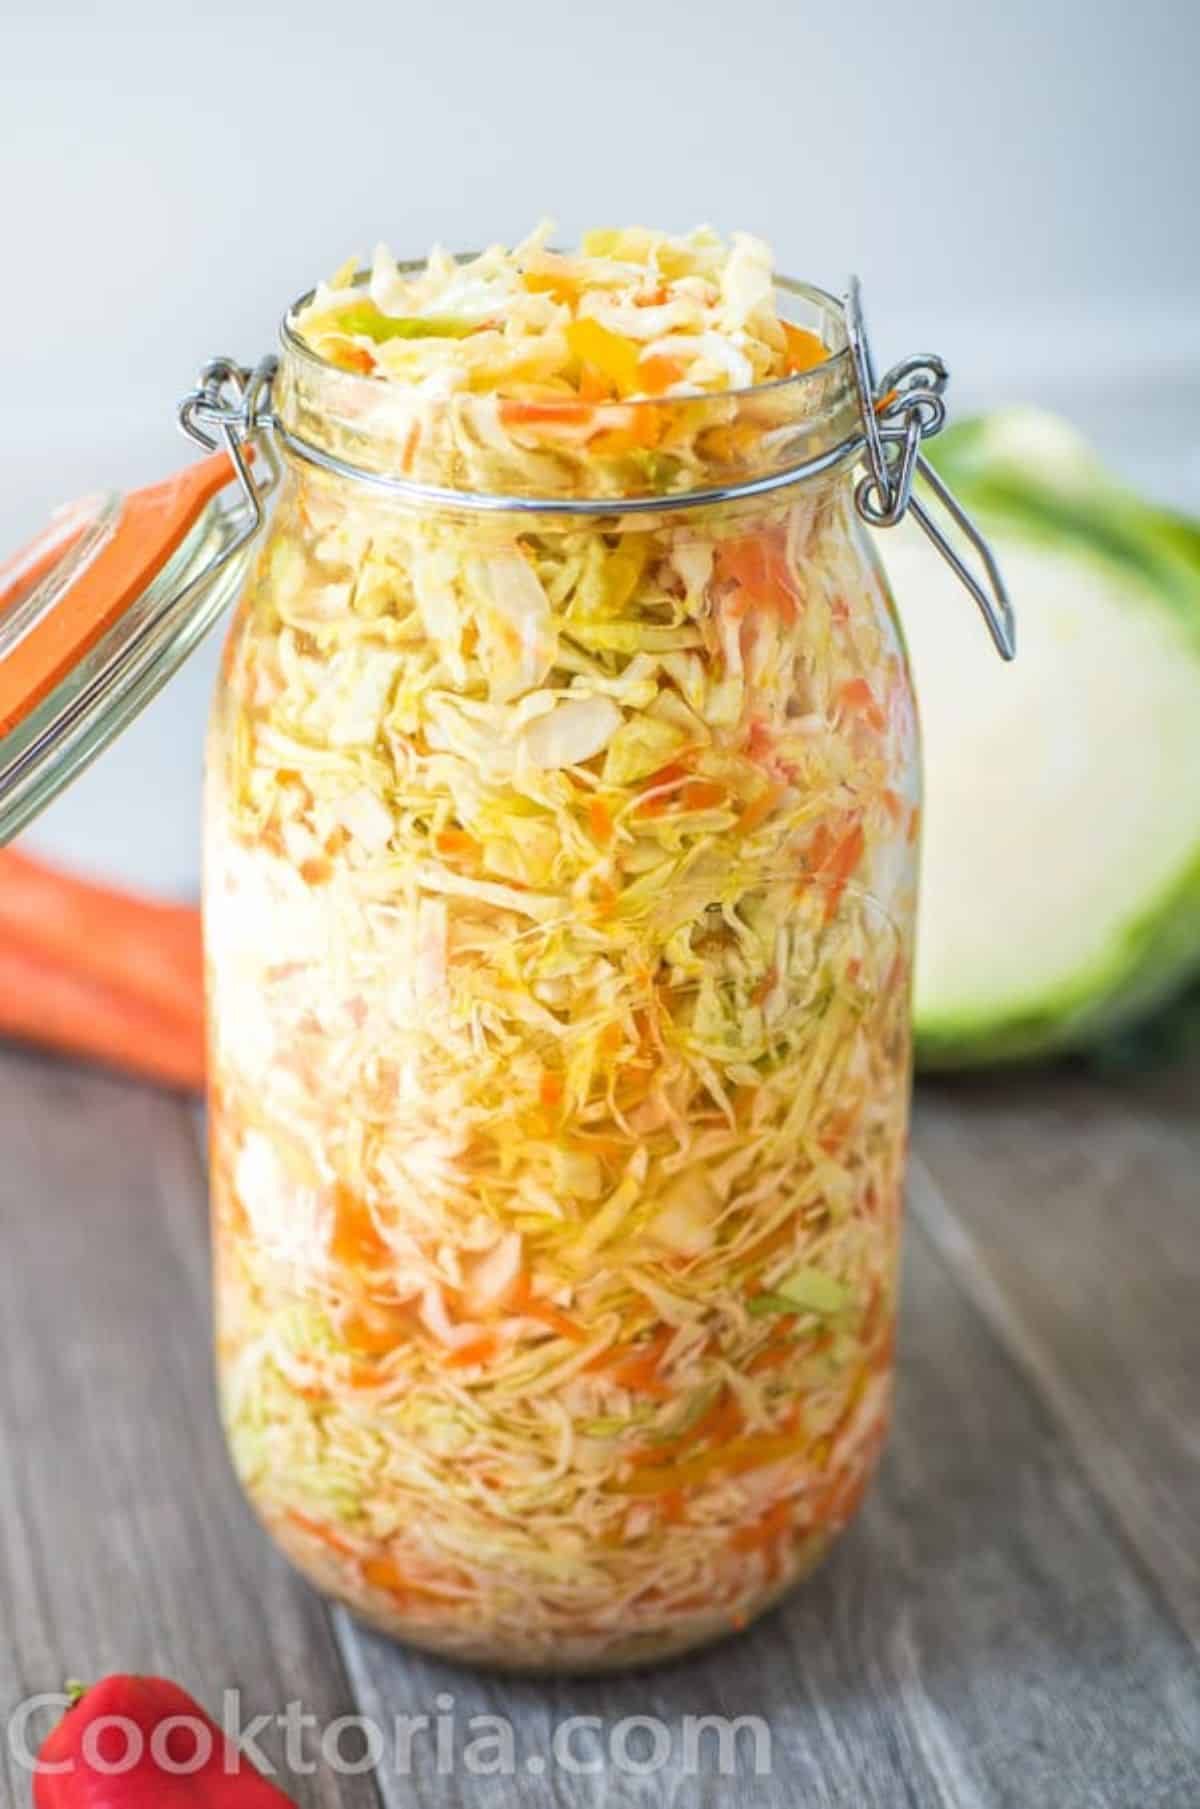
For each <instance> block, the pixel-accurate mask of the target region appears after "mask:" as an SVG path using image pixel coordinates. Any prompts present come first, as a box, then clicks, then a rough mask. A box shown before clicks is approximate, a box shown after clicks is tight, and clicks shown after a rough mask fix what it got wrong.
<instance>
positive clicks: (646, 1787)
mask: <svg viewBox="0 0 1200 1809" xmlns="http://www.w3.org/2000/svg"><path fill="white" fill-rule="evenodd" d="M0 1224H2V1233H3V1244H2V1246H0V1436H2V1439H3V1447H2V1461H0V1707H2V1709H3V1712H4V1714H5V1716H6V1718H7V1717H8V1716H9V1715H10V1714H11V1711H12V1710H13V1709H14V1708H15V1707H16V1706H17V1705H18V1704H19V1703H20V1702H22V1701H24V1700H25V1699H27V1698H29V1697H30V1696H31V1695H33V1694H35V1693H37V1692H40V1691H53V1690H55V1689H57V1688H58V1687H59V1685H60V1683H61V1681H62V1679H63V1678H65V1677H76V1676H78V1677H94V1676H98V1675H100V1674H102V1673H103V1672H105V1671H107V1670H110V1669H123V1670H161V1671H165V1672H167V1673H169V1674H171V1675H173V1676H175V1677H177V1678H179V1679H180V1680H181V1681H182V1682H184V1683H185V1684H186V1685H187V1686H188V1687H189V1688H190V1689H192V1690H193V1691H194V1692H196V1693H197V1694H198V1695H199V1696H200V1697H201V1698H203V1699H204V1700H205V1701H206V1702H207V1703H208V1704H209V1706H210V1707H212V1708H214V1709H219V1707H220V1705H221V1702H222V1693H223V1692H224V1691H225V1690H227V1689H236V1690H239V1691H240V1692H241V1707H242V1710H243V1714H244V1715H245V1716H248V1715H249V1714H251V1713H262V1714H266V1713H270V1714H272V1715H277V1714H279V1713H280V1712H281V1711H282V1710H283V1709H284V1707H285V1705H286V1704H287V1703H288V1702H291V1701H297V1700H298V1701H300V1702H301V1703H302V1704H303V1707H304V1710H305V1711H306V1712H307V1713H309V1714H311V1715H312V1716H314V1717H315V1718H316V1720H315V1728H314V1729H312V1730H311V1731H310V1732H309V1734H308V1748H307V1750H315V1742H316V1741H317V1740H318V1737H319V1734H318V1731H317V1730H325V1729H327V1728H328V1727H329V1725H330V1724H331V1723H332V1722H334V1721H335V1720H336V1719H337V1717H339V1716H342V1715H358V1714H369V1715H372V1716H374V1717H376V1718H378V1719H379V1721H380V1723H381V1725H382V1726H383V1727H385V1728H388V1729H390V1728H391V1725H392V1722H393V1718H394V1717H395V1716H396V1715H397V1714H402V1715H422V1714H423V1715H428V1716H429V1717H430V1718H431V1721H436V1718H437V1717H438V1716H439V1715H440V1716H441V1718H442V1727H443V1746H442V1755H441V1757H440V1759H439V1753H438V1747H437V1741H436V1740H435V1738H434V1737H433V1734H432V1731H431V1732H430V1733H429V1734H428V1735H425V1734H423V1733H421V1732H419V1731H418V1732H415V1733H414V1734H413V1736H412V1738H411V1742H410V1745H409V1754H408V1757H407V1759H405V1756H404V1752H403V1745H402V1747H401V1749H400V1752H399V1762H397V1758H396V1754H395V1753H393V1754H392V1757H391V1758H390V1760H389V1761H387V1762H386V1763H385V1767H384V1769H383V1771H382V1773H380V1774H379V1775H369V1774H366V1773H362V1774H360V1775H356V1776H355V1775H338V1774H337V1773H335V1772H333V1771H331V1770H329V1769H328V1768H325V1769H323V1770H322V1771H320V1772H318V1773H315V1774H314V1775H311V1776H301V1777H298V1778H296V1779H294V1780H293V1781H292V1783H291V1784H290V1786H289V1787H290V1788H291V1789H292V1791H293V1794H294V1795H295V1797H296V1800H297V1802H298V1803H300V1804H301V1805H304V1806H305V1809H310V1806H314V1805H318V1804H320V1805H322V1806H323V1809H334V1806H335V1805H336V1806H338V1809H352V1806H353V1809H358V1806H360V1805H386V1806H387V1809H392V1806H393V1805H401V1804H412V1805H426V1804H433V1803H438V1804H443V1805H457V1804H462V1805H464V1806H467V1805H469V1806H470V1809H476V1806H478V1809H499V1806H500V1805H505V1806H506V1809H508V1806H510V1805H514V1804H515V1803H516V1802H517V1801H518V1800H519V1801H520V1802H521V1803H522V1804H528V1805H530V1809H549V1806H550V1805H562V1806H564V1809H585V1806H589V1805H601V1804H604V1805H626V1804H628V1805H651V1804H663V1805H671V1806H672V1809H691V1806H692V1805H700V1804H717V1803H721V1804H726V1803H738V1804H760V1803H761V1804H764V1805H776V1804H778V1805H797V1806H798V1809H810V1806H811V1809H824V1806H827V1805H839V1806H840V1805H846V1806H847V1809H875V1806H876V1805H878V1806H879V1809H951V1806H953V1809H1000V1806H1001V1805H1004V1806H1005V1809H1007V1806H1010V1805H1011V1809H1077V1806H1078V1809H1082V1806H1084V1805H1087V1809H1109V1806H1110V1805H1111V1809H1155V1806H1157V1805H1162V1806H1163V1809H1193V1806H1194V1805H1196V1804H1198V1803H1200V1674H1198V1670H1197V1645H1198V1643H1200V1073H1197V1072H1196V1071H1194V1070H1193V1071H1187V1070H1185V1071H1178V1070H1177V1071H1175V1072H1174V1073H1171V1074H1167V1075H1165V1076H1162V1077H1160V1078H1158V1079H1157V1080H1153V1081H1150V1080H1140V1081H1120V1082H1118V1081H1115V1080H1103V1081H1101V1080H1096V1079H1089V1078H1083V1077H1080V1076H1078V1075H1072V1074H1069V1073H1054V1074H1042V1075H1036V1076H1023V1077H1017V1078H1010V1079H1008V1080H1006V1081H1004V1082H1003V1083H999V1082H982V1081H980V1082H972V1083H969V1084H968V1083H963V1082H958V1083H955V1084H953V1085H950V1084H945V1085H939V1086H924V1087H922V1088H921V1090H920V1092H919V1095H918V1100H917V1111H916V1130H915V1137H914V1160H913V1164H912V1171H911V1187H910V1214H909V1231H908V1243H907V1273H906V1295H905V1305H904V1318H903V1326H902V1336H901V1352H900V1356H901V1366H900V1390H899V1403H898V1413H897V1419H896V1425H895V1430H894V1433H893V1437H892V1441H891V1445H890V1448H889V1452H888V1455H887V1457H886V1459H885V1462H884V1466H883V1472H882V1478H881V1481H880V1483H879V1484H878V1486H877V1487H876V1489H875V1490H874V1492H873V1494H872V1495H871V1497H870V1498H869V1501H868V1504H867V1506H866V1507H865V1509H864V1510H863V1512H862V1514H861V1516H860V1519H859V1521H858V1523H857V1525H856V1526H855V1528H854V1529H853V1530H852V1531H851V1532H850V1533H849V1534H848V1535H847V1537H846V1538H845V1539H844V1541H843V1542H842V1544H841V1546H840V1547H839V1549H838V1551H837V1552H836V1554H835V1555H834V1557H833V1558H832V1559H831V1560H830V1562H829V1563H828V1564H827V1566H826V1567H825V1569H824V1570H823V1571H821V1572H820V1573H819V1574H818V1575H817V1577H816V1578H814V1579H813V1581H812V1582H811V1583H810V1584H809V1585H808V1586H807V1588H806V1589H805V1590H803V1591H802V1592H801V1593H800V1594H798V1595H797V1596H796V1597H795V1598H794V1599H793V1600H792V1601H790V1602H789V1603H788V1604H787V1605H786V1606H784V1607H783V1608H782V1609H780V1610H779V1611H777V1612H776V1613H775V1614H774V1615H772V1616H771V1617H770V1618H769V1619H767V1620H766V1621H765V1622H764V1623H763V1624H761V1625H760V1626H759V1627H757V1628H755V1629H753V1630H752V1631H751V1632H750V1633H749V1634H747V1635H745V1636H743V1637H741V1638H739V1639H737V1640H734V1641H731V1642H729V1643H727V1644H726V1645H724V1646H723V1647H721V1648H718V1649H716V1650H714V1651H712V1652H711V1653H709V1654H706V1655H704V1656H701V1657H699V1658H697V1659H693V1660H689V1661H687V1662H684V1663H680V1664H676V1665H673V1666H671V1667H668V1668H664V1669H662V1670H659V1671H656V1672H649V1673H646V1674H643V1675H641V1676H638V1677H627V1678H617V1679H612V1680H608V1681H604V1682H596V1683H566V1682H564V1683H558V1684H535V1683H528V1682H519V1683H514V1682H507V1681H502V1680H497V1679H495V1678H488V1677H479V1676H473V1675H471V1674H469V1673H466V1672H463V1671H459V1670H457V1669H455V1668H453V1667H451V1666H448V1665H443V1664H438V1663H433V1662H431V1661H427V1660H424V1659H421V1658H419V1657H416V1656H413V1655H412V1654H408V1653H405V1652H403V1651H402V1650H399V1649H397V1648H396V1647H393V1646H390V1645H388V1644H387V1643H385V1642H384V1641H383V1640H381V1639H378V1638H376V1637H374V1636H372V1635H368V1634H366V1633H364V1632H362V1631H361V1630H360V1629H358V1628H357V1627H356V1626H355V1625H354V1624H353V1623H352V1622H351V1621H350V1620H349V1619H348V1618H346V1617H345V1616H344V1615H343V1614H342V1613H341V1612H340V1611H336V1610H330V1609H329V1608H328V1607H327V1606H326V1605H325V1604H324V1603H323V1602H322V1601H321V1600H320V1599H319V1598H318V1597H317V1596H316V1595H315V1594H313V1593H312V1591H310V1590H309V1589H308V1588H307V1587H306V1586H305V1584H303V1583H302V1582H301V1581H300V1580H299V1579H298V1578H297V1577H296V1576H295V1575H294V1574H293V1573H292V1572H291V1571H289V1569H288V1568H287V1566H286V1565H285V1564H284V1562H283V1561H282V1559H280V1558H278V1557H277V1556H276V1555H275V1554H274V1552H273V1551H272V1549H271V1548H270V1547H269V1545H268V1543H267V1541H266V1540H265V1538H264V1537H263V1536H262V1535H261V1534H260V1533H259V1532H258V1530H257V1528H256V1525H255V1523H254V1521H253V1520H252V1518H251V1515H250V1513H249V1511H248V1510H247V1508H246V1507H245V1506H244V1505H243V1503H242V1501H241V1499H240V1497H239V1495H238V1491H237V1489H236V1487H235V1484H234V1481H233V1478H232V1475H231V1473H230V1470H229V1467H228V1464H227V1461H226V1458H225V1454H224V1450H223V1447H222V1443H221V1438H220V1434H219V1432H218V1428H217V1422H216V1415H215V1409H214V1403H213V1392H212V1386H211V1380H210V1369H209V1359H208V1312H209V1307H208V1283H207V1254H206V1240H205V1224H204V1180H203V1169H202V1156H201V1149H200V1140H199V1136H198V1130H197V1120H196V1116H195V1114H194V1112H193V1111H192V1110H191V1109H190V1108H189V1107H188V1106H187V1105H185V1104H183V1103H181V1102H179V1101H176V1100H174V1099H172V1098H170V1097H167V1096H165V1095H163V1094H159V1093H155V1092H152V1091H150V1090H149V1089H146V1088H142V1087H139V1086H137V1085H134V1084H132V1083H126V1082H123V1081H120V1080H117V1079H112V1078H109V1077H106V1076H103V1075H100V1074H98V1073H95V1072H91V1071H87V1070H84V1069H81V1068H73V1067H70V1066H68V1065H66V1064H62V1063H57V1062H54V1061H52V1060H49V1059H44V1058H42V1057H39V1056H35V1055H28V1054H24V1053H16V1052H13V1051H2V1052H0ZM706 1714H720V1715H728V1716H740V1715H753V1716H758V1717H760V1718H761V1719H762V1721H763V1722H765V1724H766V1726H767V1728H768V1729H769V1752H768V1753H767V1757H768V1759H769V1771H765V1772H761V1773H759V1774H756V1773H755V1771H754V1768H753V1760H754V1755H755V1748H754V1745H753V1743H752V1742H746V1741H745V1740H742V1739H741V1737H740V1736H739V1742H740V1743H739V1745H738V1749H737V1750H738V1764H737V1768H736V1770H735V1771H734V1772H733V1774H732V1775H727V1776H719V1775H717V1769H716V1766H717V1760H716V1754H715V1751H714V1749H713V1748H712V1747H711V1746H709V1747H704V1746H703V1745H701V1746H700V1748H699V1750H700V1752H701V1755H702V1757H705V1758H706V1759H707V1760H708V1761H709V1768H708V1769H705V1766H704V1765H702V1764H701V1765H698V1764H696V1763H694V1762H692V1763H689V1762H688V1758H687V1753H686V1751H685V1746H686V1741H685V1736H684V1729H685V1722H686V1720H687V1718H688V1717H695V1716H700V1715H706ZM477 1715H495V1716H504V1717H507V1718H508V1721H509V1722H510V1724H511V1727H512V1730H513V1740H514V1751H515V1758H516V1770H517V1775H516V1778H515V1780H514V1779H513V1778H511V1777H505V1776H502V1775H501V1776H494V1775H476V1773H477V1772H478V1771H480V1770H482V1769H484V1767H483V1766H482V1764H479V1765H476V1768H475V1771H473V1770H472V1769H471V1768H470V1767H469V1766H468V1764H467V1762H466V1758H465V1757H464V1754H465V1752H466V1751H467V1749H468V1748H469V1747H470V1743H471V1741H472V1740H473V1738H474V1737H475V1735H474V1730H472V1728H471V1726H470V1722H471V1718H472V1717H473V1716H477ZM572 1715H586V1716H591V1717H596V1718H598V1719H597V1720H596V1721H594V1722H593V1723H592V1724H591V1725H590V1726H589V1727H588V1728H587V1729H585V1730H582V1731H579V1732H578V1733H577V1736H575V1737H573V1739H572V1741H571V1743H570V1744H569V1746H568V1752H569V1755H570V1756H571V1757H572V1758H573V1760H574V1761H575V1763H574V1764H573V1765H568V1766H564V1765H563V1764H562V1763H560V1762H559V1760H558V1759H557V1758H556V1756H555V1748H554V1746H553V1745H552V1736H553V1732H554V1729H555V1727H556V1726H561V1724H562V1722H563V1721H564V1719H565V1718H566V1717H568V1716H572ZM647 1715H648V1716H654V1717H657V1718H658V1719H659V1720H660V1721H661V1723H662V1725H663V1726H664V1727H665V1729H666V1733H665V1735H662V1736H660V1737H659V1744H658V1746H657V1747H654V1746H651V1745H649V1741H650V1739H651V1736H650V1735H649V1734H647V1733H646V1730H640V1731H637V1730H631V1729H630V1728H628V1727H623V1726H622V1724H623V1722H624V1720H625V1718H626V1717H629V1716H647ZM34 1725H35V1726H37V1727H40V1726H42V1725H44V1722H40V1721H39V1722H36V1723H35V1724H34ZM479 1725H480V1726H482V1725H483V1724H479ZM487 1725H488V1726H489V1727H490V1726H491V1724H487ZM327 1737H328V1736H327ZM664 1742H669V1747H670V1750H669V1752H667V1753H666V1755H665V1758H664ZM262 1744H263V1746H264V1747H265V1748H266V1750H268V1751H272V1750H274V1751H276V1752H278V1751H280V1750H282V1735H281V1734H280V1733H279V1732H278V1730H276V1732H275V1734H274V1736H273V1737H271V1736H268V1737H265V1738H264V1739H263V1742H262ZM343 1750H344V1751H345V1753H346V1755H347V1757H349V1758H350V1759H351V1760H352V1761H353V1759H354V1756H355V1752H356V1751H357V1750H358V1749H357V1748H356V1747H355V1746H354V1743H353V1738H352V1737H347V1739H346V1742H345V1747H344V1749H343ZM477 1750H478V1749H477ZM500 1750H501V1749H500V1748H497V1747H495V1746H490V1747H489V1748H488V1753H489V1754H490V1755H491V1758H492V1761H493V1762H494V1760H495V1755H496V1753H497V1752H498V1751H500ZM758 1755H759V1762H760V1764H761V1763H762V1758H763V1749H762V1746H761V1743H760V1746H759V1748H758ZM639 1761H640V1762H641V1764H642V1766H643V1770H642V1773H641V1775H639V1774H638V1771H637V1769H636V1767H637V1765H638V1763H639ZM592 1763H596V1764H598V1765H599V1769H596V1770H583V1769H581V1766H583V1765H589V1764H592ZM656 1764H657V1765H658V1766H659V1768H658V1769H649V1767H651V1766H653V1765H656ZM439 1765H440V1768H441V1769H440V1771H439ZM5 1767H7V1780H8V1788H7V1791H6V1792H5V1793H4V1794H5V1800H6V1801H7V1802H8V1803H11V1804H12V1805H13V1809H24V1805H25V1804H26V1803H27V1802H28V1801H29V1780H28V1776H27V1775H26V1774H24V1772H23V1771H22V1769H21V1767H20V1765H19V1764H18V1763H17V1762H16V1760H14V1759H13V1758H12V1757H11V1756H7V1757H5V1758H0V1770H3V1769H4V1768H5Z"/></svg>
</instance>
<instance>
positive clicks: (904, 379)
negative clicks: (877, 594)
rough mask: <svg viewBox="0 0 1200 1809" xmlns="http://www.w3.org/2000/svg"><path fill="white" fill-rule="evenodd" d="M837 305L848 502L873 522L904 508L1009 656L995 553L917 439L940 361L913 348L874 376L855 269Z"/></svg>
mask: <svg viewBox="0 0 1200 1809" xmlns="http://www.w3.org/2000/svg"><path fill="white" fill-rule="evenodd" d="M843 305H844V308H845V314H846V337H847V340H848V342H849V346H850V356H851V358H852V359H853V361H854V381H855V385H856V387H857V389H858V401H859V408H860V410H861V413H862V426H863V442H864V449H865V452H866V459H867V472H866V475H865V476H864V477H862V478H861V479H860V480H859V482H858V485H857V486H856V488H855V492H854V501H855V506H856V507H857V509H858V512H859V514H860V515H861V516H862V519H863V520H864V521H865V522H867V523H869V525H870V526H871V527H873V528H891V527H895V525H896V523H897V522H898V521H900V520H901V519H902V518H903V517H904V516H905V515H906V514H908V513H909V511H910V510H911V512H912V516H913V520H914V521H916V522H917V523H918V525H919V526H920V528H921V529H922V531H923V532H924V533H925V534H926V535H927V536H928V538H929V539H930V540H931V541H932V542H933V544H934V546H935V547H936V548H937V550H938V552H939V553H940V554H941V555H942V558H943V559H944V560H945V561H946V563H947V565H949V567H950V569H951V570H952V571H953V572H954V574H955V576H956V577H957V578H958V579H959V581H960V582H961V583H962V584H964V585H965V586H966V588H967V589H968V590H969V591H970V593H971V595H972V596H973V597H974V599H975V601H976V603H977V604H978V606H979V611H980V614H981V615H982V616H983V619H984V621H985V622H986V624H987V628H988V633H989V634H990V635H991V637H992V640H993V642H994V643H995V646H996V651H997V652H998V653H999V655H1000V657H1001V659H1005V660H1011V659H1012V658H1013V657H1014V655H1015V654H1016V651H1017V638H1016V637H1017V624H1016V617H1015V616H1014V614H1013V608H1012V604H1011V602H1010V601H1009V596H1008V591H1007V588H1006V587H1005V583H1004V579H1003V577H1002V576H1001V572H1000V567H999V566H998V565H997V563H996V559H995V555H994V554H993V552H992V549H991V547H990V546H989V545H988V543H987V541H986V539H985V538H984V536H983V535H982V534H981V533H980V531H979V529H978V528H977V527H976V526H975V523H974V522H973V521H972V520H971V518H970V516H969V515H968V514H967V512H966V510H965V509H964V508H963V506H962V504H961V503H960V502H959V501H958V498H957V497H956V496H955V495H954V493H953V491H952V490H951V489H950V488H949V486H948V485H947V484H945V483H944V482H943V481H942V479H941V478H940V477H939V476H938V474H937V472H936V471H935V470H934V469H933V467H932V465H931V464H930V463H929V461H928V459H925V458H923V457H922V456H921V442H922V440H924V439H927V438H930V437H931V436H932V435H933V434H935V433H939V432H940V431H941V429H942V427H943V426H944V424H945V420H946V405H945V403H944V402H943V400H942V392H943V391H944V389H945V387H946V384H947V381H948V380H949V373H948V371H947V370H946V366H945V365H944V364H943V362H942V360H941V359H940V358H937V357H935V356H934V355H933V354H932V353H919V354H918V355H917V356H916V357H913V358H905V359H904V360H903V361H902V362H901V363H900V364H894V365H893V366H892V368H891V369H890V370H889V371H887V372H886V373H885V374H884V376H883V377H882V378H881V379H880V380H879V381H878V382H876V378H875V367H874V364H873V362H872V359H871V345H870V341H869V340H868V338H867V325H866V321H865V320H864V318H863V308H862V290H861V288H860V286H859V281H858V278H857V277H856V276H852V277H851V278H850V281H849V284H848V286H847V289H846V296H845V301H844V304H843ZM918 477H919V478H920V479H921V481H922V483H923V484H925V485H926V486H927V487H928V489H929V490H930V491H931V492H932V494H933V495H934V497H935V498H936V499H937V501H938V502H939V503H940V504H941V507H942V508H943V510H944V511H945V513H946V514H947V515H948V516H949V518H950V520H951V521H952V522H953V524H954V526H955V527H956V528H957V529H958V532H959V533H960V534H961V536H962V538H963V539H964V540H965V541H967V542H968V543H969V545H970V546H971V547H973V548H974V550H975V552H976V553H977V554H978V557H979V561H980V563H981V564H982V567H983V570H982V573H978V572H976V571H975V570H973V569H972V566H971V565H970V564H969V563H968V559H969V557H970V555H969V554H967V555H966V556H964V554H963V553H961V552H960V551H959V550H958V549H957V548H956V547H955V545H954V544H953V542H952V541H951V540H949V539H948V538H947V536H946V535H945V533H943V531H942V529H941V528H940V527H939V526H938V524H937V522H936V521H935V520H934V519H933V517H932V515H931V514H930V513H929V510H928V508H927V507H926V505H925V504H924V503H923V502H921V501H920V500H919V499H918V498H917V497H916V496H914V495H913V485H914V482H915V480H916V479H917V478H918Z"/></svg>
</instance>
